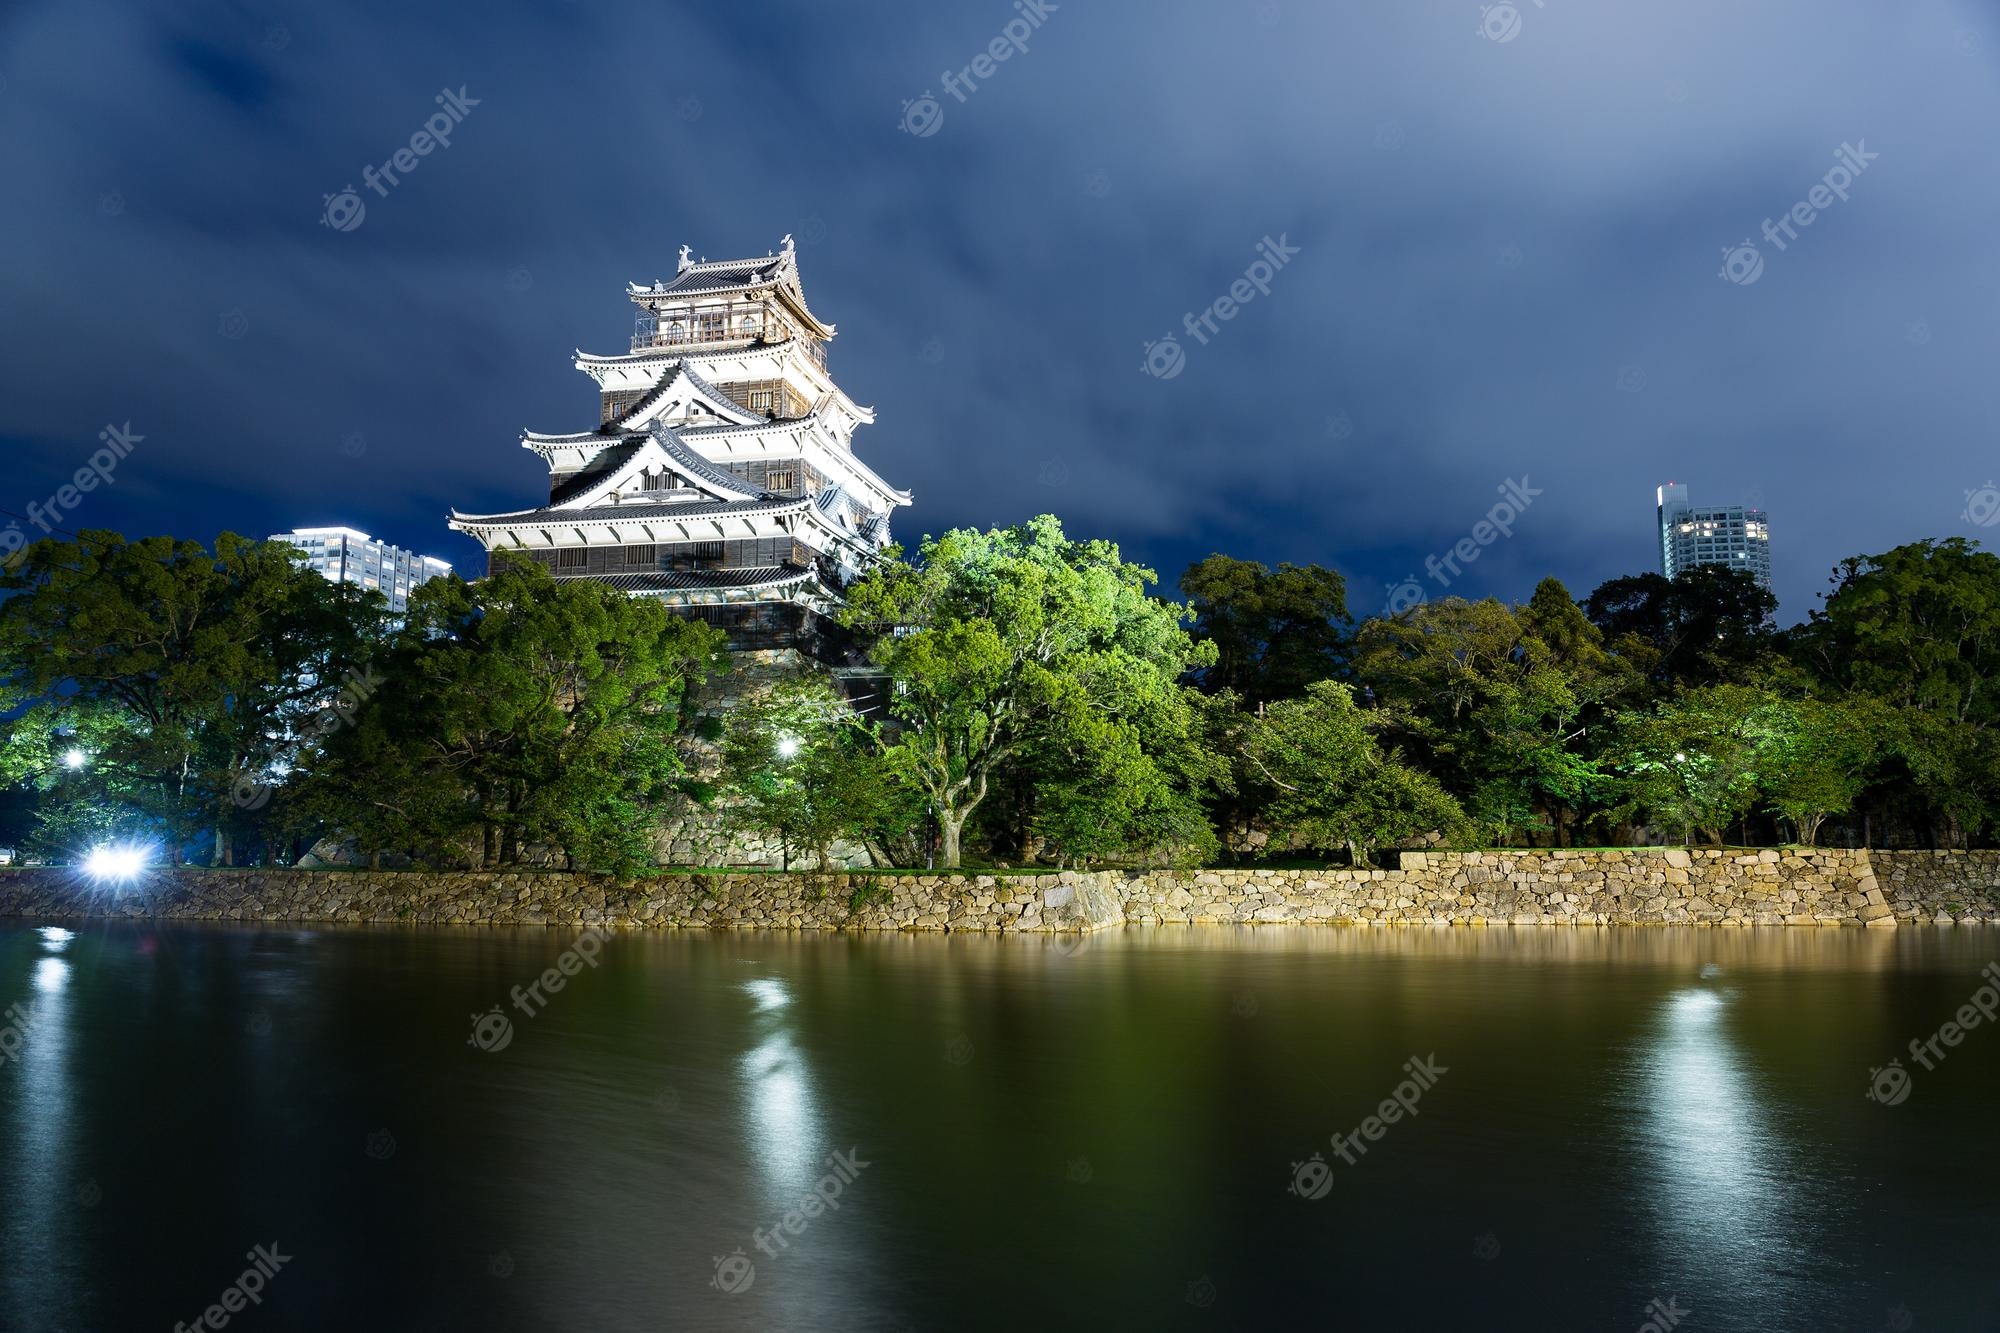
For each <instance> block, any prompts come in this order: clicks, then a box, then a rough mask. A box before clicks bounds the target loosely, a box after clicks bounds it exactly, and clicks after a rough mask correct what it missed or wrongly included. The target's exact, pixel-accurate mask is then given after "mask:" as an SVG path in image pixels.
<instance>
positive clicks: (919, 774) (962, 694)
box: [842, 514, 1214, 867]
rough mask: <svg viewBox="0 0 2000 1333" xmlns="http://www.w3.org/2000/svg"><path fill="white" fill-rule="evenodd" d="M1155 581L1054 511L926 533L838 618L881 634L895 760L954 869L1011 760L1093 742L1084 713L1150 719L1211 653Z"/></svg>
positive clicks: (852, 597)
mask: <svg viewBox="0 0 2000 1333" xmlns="http://www.w3.org/2000/svg"><path fill="white" fill-rule="evenodd" d="M1154 582H1155V576H1154V574H1153V572H1152V571H1151V570H1149V569H1145V568H1142V567H1140V566H1138V565H1131V564H1127V563H1125V562H1124V561H1123V560H1122V559H1121V558H1120V557H1119V554H1118V548H1117V547H1116V546H1115V545H1112V544H1111V543H1109V542H1102V541H1081V542H1079V541H1071V540H1069V539H1068V538H1067V537H1065V536H1064V535H1063V531H1062V525H1061V524H1060V523H1059V522H1058V521H1057V520H1056V519H1055V518H1054V517H1052V516H1050V515H1046V514H1045V515H1043V516H1041V517H1039V518H1036V519H1032V520H1030V521H1029V522H1027V523H1023V524H1020V525H1019V526H1016V527H1011V528H1005V529H995V530H991V531H988V532H983V533H982V532H976V531H973V530H970V529H958V530H955V531H952V532H948V533H946V534H945V535H944V536H942V537H937V538H926V539H925V541H924V543H923V546H922V548H921V549H920V551H919V556H918V560H917V561H916V563H914V564H909V563H904V562H902V561H901V560H896V559H891V560H887V561H884V562H882V563H880V564H878V565H876V566H875V567H874V568H873V569H871V570H870V571H869V573H868V574H867V575H865V576H864V577H863V578H862V579H861V580H859V581H858V582H857V583H856V584H855V586H854V587H852V588H851V589H849V592H848V604H847V606H846V608H845V609H844V611H843V613H842V619H843V621H844V622H845V623H846V624H848V625H850V626H854V627H857V628H861V629H864V630H872V631H873V632H874V641H873V644H872V647H871V655H872V657H873V660H874V662H875V663H876V665H877V666H879V667H880V668H881V669H882V670H883V671H884V672H885V673H886V674H887V675H888V676H889V677H890V679H891V681H892V682H893V689H892V693H891V697H890V702H889V710H890V713H891V714H892V716H893V718H894V720H895V722H896V724H897V725H896V726H895V727H894V728H893V729H885V730H884V732H883V739H882V744H883V747H884V754H885V755H886V756H887V758H888V760H889V763H890V765H891V767H892V769H893V770H894V771H895V772H896V773H897V775H898V776H899V777H900V778H902V779H903V780H904V781H906V782H908V783H909V784H910V785H911V786H912V787H914V788H915V789H916V790H918V791H920V792H922V793H923V794H924V796H925V798H926V799H927V800H928V801H929V802H930V804H931V806H932V809H933V811H934V813H935V815H936V818H937V822H938V829H939V835H940V838H939V841H940V851H941V859H942V861H943V863H944V864H945V865H946V866H947V867H953V866H957V865H958V864H959V863H960V860H961V858H962V855H963V834H964V830H965V826H966V821H967V820H968V819H970V818H971V816H972V814H973V812H974V811H976V810H977V809H978V808H979V806H980V804H981V802H983V801H984V800H985V799H986V797H987V794H988V793H989V792H990V791H991V790H992V789H993V787H994V784H995V782H996V780H998V779H999V778H1000V777H1001V776H1002V770H1003V767H1004V766H1005V765H1008V764H1010V763H1012V762H1014V761H1016V760H1017V759H1019V758H1020V757H1021V756H1023V755H1024V754H1025V753H1026V752H1027V751H1028V749H1029V748H1031V747H1034V748H1037V749H1038V750H1039V752H1041V753H1044V754H1047V753H1052V752H1054V751H1056V750H1058V749H1060V748H1061V746H1063V745H1064V744H1066V743H1067V744H1071V745H1075V746H1083V745H1086V744H1087V743H1088V742H1089V739H1090V738H1088V737H1084V736H1081V735H1080V733H1079V722H1080V720H1081V719H1083V718H1087V717H1094V718H1108V719H1122V720H1125V721H1131V720H1133V719H1135V718H1138V717H1140V716H1143V715H1144V714H1146V712H1147V711H1148V710H1149V709H1155V708H1159V707H1161V706H1163V699H1164V697H1165V696H1168V695H1170V694H1172V693H1173V692H1175V691H1178V690H1181V689H1183V688H1184V687H1183V686H1181V685H1180V684H1179V679H1180V677H1181V675H1182V674H1183V673H1185V672H1186V671H1188V670H1189V669H1190V668H1194V667H1199V666H1203V665H1207V664H1208V663H1209V662H1210V661H1212V660H1213V652H1214V650H1213V649H1212V648H1211V649H1207V650H1206V651H1203V650H1200V649H1197V647H1196V645H1195V644H1194V642H1193V640H1191V639H1190V638H1189V637H1188V634H1187V632H1186V630H1185V629H1184V628H1182V622H1183V620H1184V619H1185V614H1184V612H1183V611H1182V610H1181V608H1179V607H1176V606H1171V605H1168V604H1166V603H1163V602H1159V601H1156V600H1154V599H1153V598H1152V597H1150V596H1148V595H1147V589H1148V587H1149V586H1150V585H1152V584H1153V583H1154ZM1148 762H1149V763H1150V762H1154V761H1153V760H1152V759H1150V757H1149V759H1148ZM1123 772H1124V778H1123V780H1127V781H1129V780H1131V778H1132V774H1131V772H1130V771H1129V770H1124V771H1123Z"/></svg>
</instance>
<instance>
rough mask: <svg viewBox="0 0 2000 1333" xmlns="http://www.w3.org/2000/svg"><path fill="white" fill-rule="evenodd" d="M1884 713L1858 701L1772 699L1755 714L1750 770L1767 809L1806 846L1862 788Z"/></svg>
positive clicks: (1878, 743) (1844, 810)
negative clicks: (1753, 762)
mask: <svg viewBox="0 0 2000 1333" xmlns="http://www.w3.org/2000/svg"><path fill="white" fill-rule="evenodd" d="M1889 711H1890V710H1888V709H1887V708H1885V707H1883V706H1882V705H1881V704H1880V703H1879V702H1878V701H1876V700H1873V699H1868V698H1866V697H1860V698H1856V699H1853V700H1837V699H1836V700H1824V699H1797V700H1778V701H1774V702H1772V703H1770V704H1768V705H1767V706H1766V707H1765V708H1764V709H1763V710H1762V711H1761V712H1760V713H1759V714H1758V715H1757V718H1756V720H1755V724H1754V725H1755V728H1756V734H1757V768H1758V773H1759V776H1760V778H1761V779H1762V782H1763V785H1764V791H1765V794H1766V795H1767V796H1768V797H1769V799H1770V805H1769V809H1770V810H1771V812H1772V813H1773V814H1778V815H1782V816H1784V817H1785V818H1786V819H1789V820H1791V821H1792V826H1793V827H1794V828H1795V829H1797V830H1798V838H1799V841H1800V842H1802V843H1804V844H1805V845H1806V846H1808V847H1811V846H1812V845H1814V843H1815V842H1817V841H1818V839H1819V830H1820V826H1821V825H1822V824H1824V823H1825V822H1826V820H1827V818H1828V817H1829V816H1832V815H1841V814H1846V813H1847V811H1848V810H1850V809H1851V808H1853V805H1854V802H1855V799H1856V798H1857V797H1858V796H1860V794H1861V792H1862V790H1863V789H1864V788H1866V786H1867V785H1868V778H1869V773H1870V770H1871V769H1872V768H1873V767H1874V763H1875V758H1876V755H1877V754H1878V753H1879V751H1880V749H1881V739H1880V738H1881V736H1882V733H1883V730H1884V727H1885V725H1886V723H1887V721H1888V716H1887V715H1888V713H1889Z"/></svg>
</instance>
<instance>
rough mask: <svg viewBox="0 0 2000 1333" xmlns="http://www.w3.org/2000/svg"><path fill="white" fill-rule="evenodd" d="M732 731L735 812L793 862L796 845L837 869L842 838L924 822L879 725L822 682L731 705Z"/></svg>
mask: <svg viewBox="0 0 2000 1333" xmlns="http://www.w3.org/2000/svg"><path fill="white" fill-rule="evenodd" d="M727 728H728V729H727V731H726V733H725V736H724V741H723V772H724V776H725V780H726V782H727V791H728V794H729V795H730V796H731V797H733V798H734V800H735V805H734V806H733V807H731V808H732V809H733V811H734V815H735V818H736V819H737V820H738V821H739V822H740V823H741V824H742V825H743V826H745V827H749V828H753V829H756V830H758V831H760V832H769V833H776V834H777V835H778V837H779V840H780V842H781V845H782V846H783V848H784V858H785V862H786V864H787V865H789V864H790V859H791V854H792V851H793V849H795V848H797V849H803V850H805V851H808V852H811V853H812V856H813V863H814V865H815V866H817V867H818V868H819V869H821V870H827V869H831V868H832V866H833V845H834V843H835V842H837V841H841V840H843V839H845V840H848V841H852V842H859V843H863V844H864V845H867V846H869V847H871V848H874V847H880V846H882V845H884V844H885V843H888V842H893V841H895V840H897V839H899V838H900V837H901V836H902V835H903V834H905V833H906V832H907V831H908V830H909V829H910V828H911V827H912V826H914V825H915V824H916V823H917V822H918V821H920V820H921V819H922V818H923V806H922V804H921V803H920V802H918V801H915V800H914V799H913V793H911V792H910V791H909V790H908V789H907V788H905V787H903V786H901V785H900V784H899V783H898V782H897V781H896V780H895V777H894V775H893V774H892V773H891V771H890V769H889V765H888V763H887V761H886V760H885V759H884V757H883V755H882V753H881V750H880V748H879V747H878V746H877V745H876V743H875V737H874V729H873V727H872V726H871V725H870V724H868V723H867V722H865V721H864V720H863V718H862V717H861V715H860V713H859V712H858V711H857V710H856V709H855V707H854V705H853V704H852V703H850V702H849V701H848V700H847V699H846V698H845V697H844V696H842V695H841V693H840V692H839V691H838V690H836V689H835V688H834V687H833V686H832V685H831V684H830V683H828V682H827V681H825V680H824V679H821V678H819V677H816V676H808V677H800V678H797V679H793V680H786V681H781V682H779V683H778V684H777V685H775V686H773V687H772V688H771V689H770V690H768V691H766V692H765V693H763V694H761V695H759V696H757V697H754V698H752V699H750V700H748V701H747V702H745V703H744V704H742V705H740V706H739V707H738V708H737V709H736V710H735V711H733V712H732V713H731V714H730V716H729V719H728V723H727Z"/></svg>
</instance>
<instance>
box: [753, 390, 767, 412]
mask: <svg viewBox="0 0 2000 1333" xmlns="http://www.w3.org/2000/svg"><path fill="white" fill-rule="evenodd" d="M750 410H751V411H752V412H768V411H770V410H771V391H770V390H769V389H752V390H751V391H750Z"/></svg>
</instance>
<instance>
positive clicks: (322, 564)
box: [271, 528, 451, 615]
mask: <svg viewBox="0 0 2000 1333" xmlns="http://www.w3.org/2000/svg"><path fill="white" fill-rule="evenodd" d="M271 540H272V541H274V542H290V543H291V544H292V545H294V546H296V547H298V548H299V549H300V550H302V551H304V552H305V553H306V563H307V564H308V565H310V566H312V567H313V568H314V569H316V570H318V571H319V572H320V574H322V575H323V576H325V577H326V578H327V579H328V580H330V581H331V582H334V583H352V584H356V585H358V586H360V587H363V588H372V589H374V590H375V591H377V592H379V593H381V594H382V595H383V596H384V597H387V598H388V599H389V609H390V610H391V611H393V612H395V613H396V614H397V615H401V614H402V613H403V612H404V611H407V610H408V609H409V606H410V590H411V589H413V588H415V587H416V586H417V585H418V584H421V583H423V582H425V581H426V580H429V579H434V578H438V577H440V576H442V575H445V574H449V573H451V562H450V561H448V560H440V559H438V558H437V557H436V556H430V555H418V554H416V553H415V552H413V551H405V550H404V549H402V548H401V547H400V546H391V545H390V544H389V543H387V542H378V541H376V540H375V539H374V538H373V537H370V536H369V535H368V534H367V533H365V532H356V531H355V530H354V529H353V528H294V529H293V530H292V531H290V532H281V533H278V534H277V535H275V536H274V537H272V538H271Z"/></svg>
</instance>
